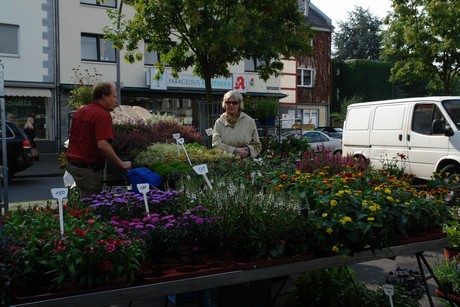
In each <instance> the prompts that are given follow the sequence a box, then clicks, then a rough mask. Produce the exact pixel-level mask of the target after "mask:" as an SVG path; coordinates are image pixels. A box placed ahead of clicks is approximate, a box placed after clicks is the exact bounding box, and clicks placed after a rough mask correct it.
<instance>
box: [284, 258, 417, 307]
mask: <svg viewBox="0 0 460 307" xmlns="http://www.w3.org/2000/svg"><path fill="white" fill-rule="evenodd" d="M284 303H285V304H284V306H285V307H289V306H296V307H316V306H334V307H339V306H347V307H361V306H365V307H384V306H385V307H386V306H388V304H389V303H388V296H386V295H385V294H384V291H383V289H382V288H381V287H378V288H376V289H370V288H367V287H366V285H365V284H364V283H363V282H361V281H359V280H358V279H356V276H355V272H354V271H353V270H352V269H350V268H348V267H346V266H340V267H335V268H329V269H321V270H316V271H312V272H308V273H304V274H302V275H300V276H299V277H297V278H296V279H295V281H294V287H293V288H292V289H291V290H290V292H289V294H288V297H287V298H286V299H285V302H284ZM393 303H394V306H407V307H409V306H412V307H415V306H419V305H418V302H417V299H414V298H412V297H411V294H410V292H408V291H407V290H405V289H404V288H402V287H398V286H396V287H395V294H394V296H393Z"/></svg>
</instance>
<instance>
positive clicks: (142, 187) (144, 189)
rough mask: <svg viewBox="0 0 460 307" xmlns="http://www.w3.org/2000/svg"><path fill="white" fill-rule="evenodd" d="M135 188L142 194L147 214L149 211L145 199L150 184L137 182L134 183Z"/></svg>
mask: <svg viewBox="0 0 460 307" xmlns="http://www.w3.org/2000/svg"><path fill="white" fill-rule="evenodd" d="M136 187H137V189H138V190H139V192H140V193H142V195H144V205H145V212H147V215H148V214H149V213H150V209H149V202H148V201H147V193H148V191H150V185H149V184H148V183H138V184H137V185H136Z"/></svg>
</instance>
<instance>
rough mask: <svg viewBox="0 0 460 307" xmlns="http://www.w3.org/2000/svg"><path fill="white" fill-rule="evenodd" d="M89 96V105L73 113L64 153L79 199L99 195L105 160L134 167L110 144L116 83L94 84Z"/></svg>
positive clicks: (115, 104) (112, 131)
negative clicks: (77, 189) (66, 147)
mask: <svg viewBox="0 0 460 307" xmlns="http://www.w3.org/2000/svg"><path fill="white" fill-rule="evenodd" d="M92 96H93V97H92V101H91V103H90V104H88V105H86V106H84V107H81V108H80V109H78V110H77V112H75V115H74V117H73V119H72V126H71V128H70V138H69V148H68V150H67V160H68V171H69V172H70V174H71V175H72V176H73V178H74V180H75V183H76V185H77V187H78V188H79V190H80V199H83V198H87V197H90V196H91V195H93V194H98V193H100V192H101V190H102V170H103V169H104V166H105V162H106V161H107V162H110V163H112V164H113V165H115V166H116V167H119V168H120V169H125V170H127V169H130V168H132V166H133V165H132V163H131V161H122V160H121V159H120V158H119V157H118V156H117V154H116V153H115V151H114V150H113V148H112V145H110V143H111V142H112V140H113V136H114V129H113V123H112V116H111V115H110V112H111V111H113V110H114V109H115V107H116V106H117V91H116V87H115V84H114V83H111V82H100V83H98V84H96V85H94V87H93V94H92Z"/></svg>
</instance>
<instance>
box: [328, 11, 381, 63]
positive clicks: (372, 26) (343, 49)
mask: <svg viewBox="0 0 460 307" xmlns="http://www.w3.org/2000/svg"><path fill="white" fill-rule="evenodd" d="M382 24H383V22H382V20H380V19H379V18H378V17H377V16H373V15H372V14H371V13H370V12H369V9H364V8H362V7H361V6H355V8H354V10H353V11H352V12H348V20H347V21H339V23H338V25H339V26H338V28H339V29H338V31H337V32H336V33H335V35H334V46H335V48H336V49H337V51H336V52H335V54H334V55H335V58H336V59H340V60H352V59H363V60H376V61H378V60H380V48H381V47H380V43H381V41H382V34H381V33H382Z"/></svg>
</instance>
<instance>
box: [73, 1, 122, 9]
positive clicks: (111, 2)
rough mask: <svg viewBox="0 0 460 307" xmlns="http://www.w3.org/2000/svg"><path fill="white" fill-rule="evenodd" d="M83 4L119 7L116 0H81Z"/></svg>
mask: <svg viewBox="0 0 460 307" xmlns="http://www.w3.org/2000/svg"><path fill="white" fill-rule="evenodd" d="M80 3H81V4H90V5H95V6H103V7H113V8H116V7H117V1H116V0H103V1H102V0H80Z"/></svg>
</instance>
